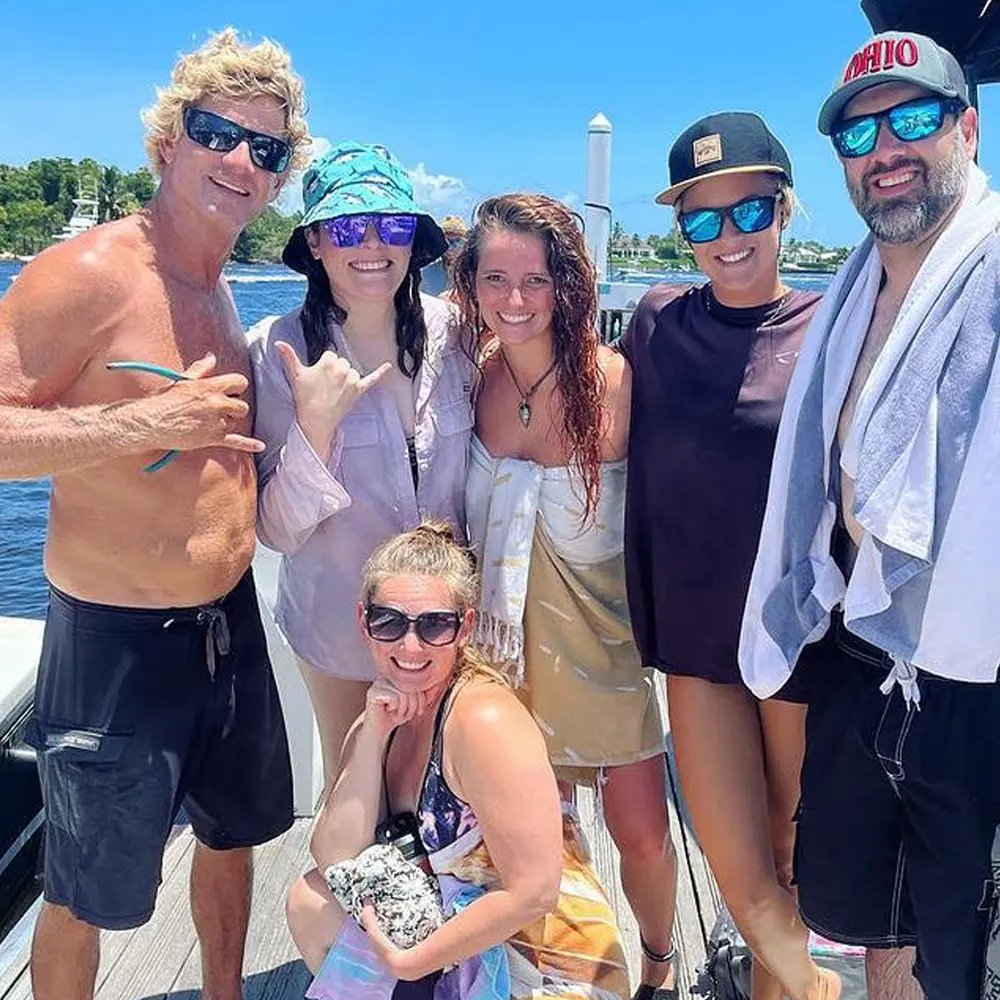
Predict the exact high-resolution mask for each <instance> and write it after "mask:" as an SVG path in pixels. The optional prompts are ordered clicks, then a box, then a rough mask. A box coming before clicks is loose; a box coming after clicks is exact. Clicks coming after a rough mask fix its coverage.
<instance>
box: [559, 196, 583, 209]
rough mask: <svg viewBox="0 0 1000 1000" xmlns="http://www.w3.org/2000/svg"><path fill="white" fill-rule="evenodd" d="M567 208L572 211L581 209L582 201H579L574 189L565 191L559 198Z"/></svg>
mask: <svg viewBox="0 0 1000 1000" xmlns="http://www.w3.org/2000/svg"><path fill="white" fill-rule="evenodd" d="M559 200H560V201H561V202H562V203H563V204H564V205H565V206H566V207H567V208H571V209H573V211H574V212H579V211H581V210H582V202H581V201H580V196H579V195H578V194H577V193H576V192H575V191H567V192H566V194H564V195H563V196H562V197H561V198H560V199H559Z"/></svg>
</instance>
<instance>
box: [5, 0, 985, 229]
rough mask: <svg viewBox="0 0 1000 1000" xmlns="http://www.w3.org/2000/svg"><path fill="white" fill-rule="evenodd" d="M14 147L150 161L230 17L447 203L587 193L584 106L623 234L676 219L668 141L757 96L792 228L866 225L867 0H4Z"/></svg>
mask: <svg viewBox="0 0 1000 1000" xmlns="http://www.w3.org/2000/svg"><path fill="white" fill-rule="evenodd" d="M3 7H4V11H3V17H2V22H0V162H7V163H25V162H27V161H28V160H30V159H31V158H33V157H36V156H57V155H63V156H72V157H73V158H79V157H82V156H92V157H95V158H97V159H99V160H101V161H104V162H110V163H116V164H118V165H119V166H121V167H122V168H125V169H134V168H135V167H137V166H139V165H140V164H141V163H142V162H143V152H142V144H141V137H142V128H141V124H140V122H139V117H138V112H139V109H140V108H142V107H144V106H146V105H148V104H149V103H150V102H151V101H152V99H153V95H154V87H155V85H156V84H157V83H164V82H166V81H167V80H168V77H169V72H170V68H171V66H172V65H173V63H174V61H175V59H176V56H177V53H178V52H181V51H185V50H188V49H190V48H193V47H195V46H196V45H198V44H200V43H201V41H203V40H204V38H205V35H206V33H207V32H208V31H210V30H214V29H219V28H222V27H225V26H226V25H228V24H232V25H235V26H236V27H238V28H240V29H241V30H243V31H245V32H247V33H248V34H249V35H250V36H252V37H259V36H261V35H268V36H270V37H272V38H274V39H275V40H277V41H280V42H281V43H282V44H284V45H285V46H287V48H288V49H289V50H290V51H291V53H292V57H293V60H294V63H295V66H296V69H297V70H298V71H299V72H300V73H301V74H302V76H303V77H304V79H305V82H306V91H307V95H308V98H309V103H310V107H311V111H310V115H309V121H310V125H311V128H312V130H313V133H314V134H315V135H317V136H322V137H325V138H326V139H329V140H332V141H337V140H339V139H343V138H355V139H359V140H361V141H368V142H382V143H384V144H385V145H387V146H388V147H389V148H390V149H391V150H392V151H393V152H394V153H396V154H397V155H398V156H399V157H400V158H401V159H402V161H403V162H404V163H405V164H406V165H407V167H409V168H410V169H411V171H413V174H414V178H415V181H416V183H417V188H418V191H419V193H420V194H421V195H422V197H423V199H424V202H425V204H426V205H427V207H428V208H429V209H430V210H432V211H434V212H435V213H437V214H444V213H445V212H447V211H454V210H458V211H460V212H462V213H463V214H464V213H467V211H468V209H469V208H470V207H471V206H472V204H474V202H475V201H476V200H477V199H478V198H479V197H482V196H484V195H487V194H492V193H496V192H499V191H502V190H512V189H529V190H541V191H545V192H548V193H549V194H552V195H555V196H557V197H565V198H567V199H569V200H570V201H576V202H577V203H579V202H582V200H583V195H584V192H585V188H586V130H587V122H588V121H589V119H590V118H591V117H592V116H593V115H594V114H595V113H596V112H597V111H603V112H604V113H605V114H606V115H607V116H608V118H610V120H611V122H612V124H613V126H614V138H613V152H612V203H613V207H614V212H615V218H616V219H617V220H619V221H621V222H622V224H623V225H624V226H625V228H626V229H627V230H628V231H629V232H633V231H638V232H641V233H642V234H644V235H645V234H646V233H649V232H665V231H667V229H668V227H669V216H668V213H667V210H665V209H662V208H659V207H657V206H656V205H654V204H652V197H653V195H654V194H655V193H656V192H657V191H658V190H659V189H660V188H661V187H663V186H664V183H665V179H666V155H667V149H668V148H669V145H670V143H671V141H672V140H673V138H674V137H675V136H676V135H677V134H678V133H679V132H680V131H681V130H682V129H683V128H684V126H686V125H687V124H689V123H690V122H691V121H692V120H694V119H695V118H698V117H700V116H702V115H704V114H708V113H711V112H713V111H717V110H721V109H723V108H742V109H749V110H755V111H759V112H760V113H762V114H763V115H764V116H765V117H766V118H767V120H768V121H769V123H770V124H771V126H772V128H773V129H774V130H775V132H777V134H778V135H779V136H780V137H781V138H782V140H783V141H784V142H785V144H786V145H787V146H788V148H789V151H790V153H791V156H792V161H793V164H794V166H795V172H796V182H797V184H796V187H797V189H798V193H799V195H800V198H801V199H802V201H803V203H804V205H805V207H806V209H807V211H808V214H809V218H808V219H798V220H797V221H796V222H795V224H794V229H793V232H795V234H796V235H799V236H801V237H803V238H816V239H820V240H822V241H824V242H826V243H852V242H855V241H856V240H857V239H858V238H859V237H860V236H861V234H862V226H861V223H860V222H859V221H858V220H857V217H856V216H855V214H854V212H853V209H852V208H851V206H850V203H849V201H848V200H847V196H846V194H845V193H844V190H843V181H842V175H841V173H840V169H839V167H838V165H837V162H836V160H835V158H834V156H833V153H832V151H831V149H830V145H829V142H828V140H826V139H824V138H823V137H822V136H820V135H819V134H818V133H817V132H816V129H815V122H816V113H817V111H818V108H819V105H820V103H821V102H822V99H823V97H824V96H825V94H826V92H827V91H828V89H829V87H830V85H831V84H832V81H833V80H834V79H835V77H836V76H837V75H838V74H839V72H840V70H841V69H842V66H843V64H844V62H845V61H846V59H847V57H848V56H849V55H850V53H851V51H853V49H854V47H855V45H856V44H857V43H858V42H860V41H862V40H863V39H864V38H865V37H866V36H867V35H868V34H869V33H870V31H869V27H868V23H867V21H866V20H865V18H864V16H863V14H862V13H861V10H860V4H859V0H808V2H801V0H795V2H793V0H755V2H753V3H750V2H747V0H636V2H632V3H622V2H614V0H601V2H595V0H496V2H493V0H437V2H431V3H418V4H417V3H407V2H403V0H380V2H379V0H351V2H349V3H348V2H344V0H328V2H327V3H316V2H309V3H301V2H295V0H291V2H289V0H284V2H275V0H269V2H267V3H261V2H257V0H242V2H240V3H238V4H237V3H224V2H220V0H197V2H195V0H171V2H168V3H153V4H127V5H126V4H123V3H120V2H114V3H112V2H108V0H91V2H89V3H84V4H80V3H76V2H74V3H69V2H66V0H49V2H48V3H47V4H45V5H44V16H43V17H40V16H39V8H35V7H34V5H33V4H30V3H16V4H15V3H11V4H4V5H3ZM982 96H983V100H982V110H983V114H984V130H985V139H984V144H983V151H982V154H981V162H982V164H983V166H984V167H985V168H986V169H987V170H988V171H989V170H991V169H993V170H995V169H997V167H998V165H1000V86H994V87H992V88H986V89H985V91H984V92H983V95H982Z"/></svg>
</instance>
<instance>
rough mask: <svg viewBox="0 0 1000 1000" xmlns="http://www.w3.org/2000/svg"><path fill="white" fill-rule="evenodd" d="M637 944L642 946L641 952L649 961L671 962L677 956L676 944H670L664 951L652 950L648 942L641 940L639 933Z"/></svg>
mask: <svg viewBox="0 0 1000 1000" xmlns="http://www.w3.org/2000/svg"><path fill="white" fill-rule="evenodd" d="M639 946H640V947H641V948H642V953H643V954H644V955H645V956H646V958H648V959H649V960H650V961H651V962H657V963H661V964H666V963H667V962H672V961H673V960H674V959H675V958H676V957H677V946H676V945H674V944H671V945H670V947H669V948H668V949H667V950H666V951H662V952H660V951H653V949H652V948H650V947H649V945H648V944H646V942H645V941H644V940H643V937H642V935H641V934H640V935H639Z"/></svg>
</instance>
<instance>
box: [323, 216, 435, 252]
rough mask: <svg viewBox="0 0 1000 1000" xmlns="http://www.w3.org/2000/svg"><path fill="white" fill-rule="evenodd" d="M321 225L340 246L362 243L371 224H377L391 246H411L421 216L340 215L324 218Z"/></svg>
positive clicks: (377, 231)
mask: <svg viewBox="0 0 1000 1000" xmlns="http://www.w3.org/2000/svg"><path fill="white" fill-rule="evenodd" d="M320 225H321V226H322V227H323V229H324V230H325V231H326V235H327V236H329V237H330V242H331V243H332V244H333V245H334V246H337V247H356V246H360V245H361V243H362V241H363V240H364V238H365V233H366V232H367V230H368V227H369V226H370V225H371V226H374V227H375V232H376V233H378V238H379V239H380V240H381V241H382V242H383V243H385V244H386V246H390V247H408V246H409V245H410V244H411V243H412V242H413V237H414V236H415V235H416V232H417V217H416V216H415V215H409V214H404V213H398V214H393V213H389V214H383V213H375V212H371V213H365V214H363V215H338V216H337V217H336V218H335V219H323V221H322V222H320Z"/></svg>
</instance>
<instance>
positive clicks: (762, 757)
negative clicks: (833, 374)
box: [621, 112, 840, 1000]
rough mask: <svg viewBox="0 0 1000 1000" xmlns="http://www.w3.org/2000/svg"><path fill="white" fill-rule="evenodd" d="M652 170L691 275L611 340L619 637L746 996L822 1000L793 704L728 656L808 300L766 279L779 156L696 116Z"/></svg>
mask: <svg viewBox="0 0 1000 1000" xmlns="http://www.w3.org/2000/svg"><path fill="white" fill-rule="evenodd" d="M669 168H670V186H669V187H668V188H667V189H666V190H665V191H663V192H662V193H661V194H660V195H659V196H658V197H657V199H656V200H657V202H658V203H659V204H661V205H671V206H673V209H674V213H675V217H676V222H677V225H678V228H679V230H680V233H681V235H682V236H683V238H684V239H685V240H687V242H688V244H689V245H690V247H691V249H692V251H693V252H694V257H695V261H696V262H697V264H698V266H699V267H700V268H701V269H702V271H704V273H705V274H706V275H707V276H708V279H709V280H708V282H707V283H706V284H704V285H700V286H695V287H690V286H682V285H668V284H662V285H657V286H655V287H653V288H652V289H650V290H649V292H647V293H646V294H645V295H644V296H643V298H642V301H641V302H640V303H639V306H638V308H637V309H636V311H635V313H634V315H633V317H632V320H631V322H630V324H629V328H628V330H627V332H626V333H625V335H624V337H623V338H622V343H621V349H622V351H623V352H624V354H625V356H626V357H627V358H628V360H629V361H630V362H631V365H632V371H633V382H632V416H631V432H630V441H629V452H630V455H629V459H630V460H629V469H628V484H627V488H626V500H625V559H626V574H627V584H628V596H629V608H630V612H631V617H632V628H633V630H634V633H635V638H636V643H637V644H638V646H639V650H640V652H641V654H642V660H643V663H645V664H647V665H649V666H653V667H656V668H658V669H659V670H662V671H663V672H664V673H666V675H667V702H668V709H669V714H670V732H671V736H672V738H673V743H674V750H675V753H676V758H677V767H678V770H679V772H680V778H681V784H682V786H683V790H684V794H685V797H686V799H687V802H688V805H689V808H690V810H691V816H692V819H693V822H694V827H695V830H696V832H697V834H698V839H699V841H700V842H701V844H702V847H703V848H704V850H705V853H706V855H707V857H708V860H709V863H710V864H711V866H712V869H713V871H714V873H715V876H716V878H717V880H718V882H719V887H720V889H721V890H722V894H723V896H724V898H725V900H726V903H727V904H728V906H729V908H730V910H731V912H732V915H733V917H734V919H735V921H736V923H737V925H738V926H739V928H740V930H741V931H742V933H743V936H744V937H745V938H746V940H747V942H748V944H749V945H750V947H751V949H752V950H753V953H754V968H753V987H752V997H753V1000H780V998H781V997H782V996H785V995H787V996H789V997H791V998H792V1000H806V998H809V1000H814V998H834V997H837V996H839V995H840V983H839V979H838V978H837V976H836V975H835V974H834V973H831V972H828V971H826V970H821V969H819V968H818V967H817V965H816V963H815V962H814V961H813V960H812V958H811V957H810V955H809V951H808V947H807V945H808V934H807V931H806V928H805V926H804V924H803V923H802V921H801V919H800V917H799V915H798V911H797V908H796V904H795V899H794V896H793V894H792V890H791V879H792V848H793V844H794V837H795V834H794V823H793V815H794V812H795V808H796V804H797V801H798V780H799V769H800V767H801V763H802V755H803V749H804V740H805V711H806V705H805V700H806V699H805V697H804V693H803V691H802V690H801V689H800V688H795V689H793V688H792V686H791V685H789V686H788V687H786V688H785V689H783V690H782V691H780V692H779V693H778V695H776V696H775V697H774V698H772V699H769V700H767V701H758V700H757V699H756V698H754V697H753V695H752V694H751V693H750V692H749V690H748V689H747V688H746V687H744V686H743V684H742V682H741V680H740V673H739V666H738V662H737V647H738V641H739V632H740V622H741V619H742V613H743V605H744V602H745V599H746V593H747V588H748V586H749V582H750V573H751V570H752V568H753V562H754V556H755V555H756V550H757V541H758V538H759V535H760V529H761V523H762V519H763V514H764V506H765V503H766V500H767V483H768V475H769V471H770V465H771V459H772V456H773V452H774V445H775V438H776V435H777V428H778V421H779V418H780V416H781V410H782V406H783V403H784V398H785V393H786V391H787V388H788V382H789V379H790V377H791V374H792V370H793V367H794V364H795V359H796V358H797V356H798V351H799V346H800V344H801V342H802V337H803V334H804V332H805V329H806V327H807V326H808V324H809V320H810V319H811V317H812V314H813V312H814V311H815V309H816V306H817V304H818V302H819V298H820V296H819V295H818V294H815V293H813V292H806V291H797V290H794V289H789V288H787V287H786V286H785V285H784V284H783V283H782V281H781V277H780V275H779V273H778V254H779V250H780V245H781V232H782V230H783V229H784V227H785V226H786V225H787V224H788V221H789V219H790V217H791V212H792V208H793V201H792V198H793V196H792V166H791V162H790V160H789V157H788V154H787V153H786V151H785V149H784V147H783V146H782V145H781V143H780V142H779V141H778V139H777V138H776V137H775V136H774V134H773V133H772V132H771V131H770V129H769V128H768V127H767V125H766V124H765V123H764V121H763V120H762V119H761V118H760V117H758V116H757V115H755V114H750V113H746V112H725V113H722V114H716V115H711V116H709V117H707V118H703V119H701V120H700V121H697V122H695V123H694V124H693V125H691V126H690V127H689V128H687V129H686V130H685V131H684V132H683V133H682V134H681V135H680V136H679V137H678V139H677V140H676V142H675V143H674V144H673V147H672V148H671V150H670V156H669ZM796 676H798V675H796Z"/></svg>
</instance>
